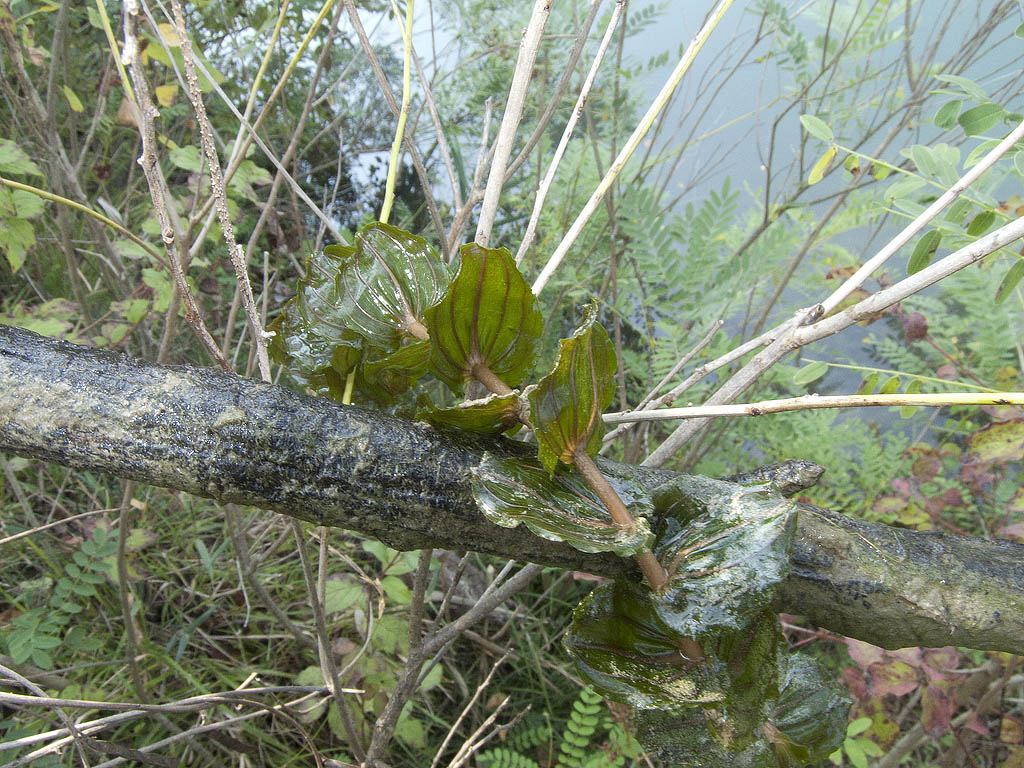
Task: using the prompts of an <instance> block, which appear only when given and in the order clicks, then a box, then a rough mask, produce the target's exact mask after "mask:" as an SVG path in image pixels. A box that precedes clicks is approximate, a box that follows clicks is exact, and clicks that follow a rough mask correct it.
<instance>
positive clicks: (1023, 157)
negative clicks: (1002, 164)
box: [1013, 149, 1024, 176]
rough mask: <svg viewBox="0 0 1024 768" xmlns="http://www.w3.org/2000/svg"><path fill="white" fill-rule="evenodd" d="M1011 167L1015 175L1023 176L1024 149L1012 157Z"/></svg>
mask: <svg viewBox="0 0 1024 768" xmlns="http://www.w3.org/2000/svg"><path fill="white" fill-rule="evenodd" d="M1013 167H1014V168H1016V169H1017V173H1019V174H1020V175H1021V176H1024V149H1018V150H1017V151H1016V152H1015V153H1014V155H1013Z"/></svg>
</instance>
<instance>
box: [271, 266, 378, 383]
mask: <svg viewBox="0 0 1024 768" xmlns="http://www.w3.org/2000/svg"><path fill="white" fill-rule="evenodd" d="M350 250H353V251H354V250H355V249H350ZM342 263H343V256H342V255H341V254H338V253H337V249H336V248H332V250H331V251H327V250H324V251H322V252H317V253H314V254H312V255H311V256H310V257H309V258H308V259H307V260H306V278H305V279H304V280H302V281H301V282H300V283H299V286H298V293H297V295H296V296H295V298H294V299H292V300H291V301H290V302H289V303H288V305H287V306H286V307H285V310H284V312H282V313H281V315H280V317H278V319H277V320H275V321H274V322H273V323H272V324H271V326H270V330H272V331H274V334H275V335H274V336H273V338H272V339H271V341H270V353H271V354H272V355H273V356H274V359H275V360H277V361H278V362H279V363H282V364H284V365H287V366H288V367H289V368H290V369H291V371H292V373H293V374H294V375H295V376H296V378H297V379H298V380H299V381H300V382H301V383H303V384H307V385H309V386H312V387H314V388H317V387H318V386H326V385H325V384H324V382H323V378H324V375H325V374H326V372H327V370H328V369H333V370H334V371H335V373H336V374H337V375H339V376H344V375H345V374H346V373H348V371H349V369H350V368H352V367H353V366H354V365H355V364H356V363H357V362H358V360H359V356H360V355H361V354H362V342H361V340H360V338H359V337H358V336H357V335H355V334H354V333H352V332H351V331H347V330H346V319H345V317H344V316H343V314H342V313H341V311H340V310H339V305H340V297H339V295H338V283H337V276H338V270H339V269H341V266H342Z"/></svg>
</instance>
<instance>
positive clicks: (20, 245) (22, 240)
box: [0, 219, 36, 272]
mask: <svg viewBox="0 0 1024 768" xmlns="http://www.w3.org/2000/svg"><path fill="white" fill-rule="evenodd" d="M35 244H36V232H35V229H33V227H32V223H31V222H29V221H26V220H25V219H3V220H0V251H4V252H5V254H6V255H7V263H8V264H10V265H11V272H17V271H18V270H19V269H21V266H22V264H24V263H25V256H26V255H28V251H29V249H30V248H32V247H33V246H34V245H35Z"/></svg>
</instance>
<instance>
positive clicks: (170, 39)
mask: <svg viewBox="0 0 1024 768" xmlns="http://www.w3.org/2000/svg"><path fill="white" fill-rule="evenodd" d="M157 27H158V28H159V29H160V35H161V37H163V39H164V40H165V41H166V43H167V45H169V46H170V47H171V48H177V47H178V46H179V45H180V43H178V30H177V29H176V28H175V26H174V25H173V24H167V23H164V24H157Z"/></svg>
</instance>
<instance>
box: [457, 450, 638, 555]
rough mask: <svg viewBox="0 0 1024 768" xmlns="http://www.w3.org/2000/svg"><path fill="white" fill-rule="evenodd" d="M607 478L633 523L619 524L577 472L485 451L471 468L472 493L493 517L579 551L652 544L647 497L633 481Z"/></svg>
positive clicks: (625, 550) (631, 549) (631, 551)
mask: <svg viewBox="0 0 1024 768" xmlns="http://www.w3.org/2000/svg"><path fill="white" fill-rule="evenodd" d="M608 481H609V482H610V483H611V484H612V486H613V487H614V488H615V490H616V492H617V493H618V494H619V496H620V497H621V498H622V501H623V502H624V503H625V504H626V507H627V508H628V509H629V511H630V512H631V513H632V515H633V518H634V520H635V521H636V524H635V525H634V526H633V527H632V528H631V529H625V528H623V527H621V526H619V525H617V524H616V523H615V522H614V521H613V520H612V518H611V515H610V514H609V513H608V510H607V508H606V507H605V506H604V504H602V503H601V501H600V500H599V499H598V498H597V496H595V495H594V493H593V492H592V491H591V490H590V489H589V488H588V487H587V485H586V483H585V482H584V481H583V478H582V477H580V476H579V475H578V474H576V473H575V472H560V473H558V474H557V475H554V476H552V475H550V474H549V473H548V472H547V471H546V468H544V467H541V466H540V465H539V464H534V463H533V462H528V461H525V460H522V459H504V458H499V457H497V456H492V455H491V454H485V455H484V460H483V461H482V462H481V463H480V464H479V465H478V466H476V467H474V469H473V497H474V499H475V500H476V503H477V506H478V507H479V508H480V510H481V511H482V512H483V513H484V514H485V515H486V516H487V519H488V520H490V521H491V522H492V523H495V524H497V525H501V526H504V527H505V528H514V527H516V526H517V525H519V524H520V523H523V524H524V525H526V527H527V528H529V529H530V530H531V531H533V532H534V533H536V534H537V535H538V536H541V537H543V538H545V539H550V540H552V541H564V542H566V543H567V544H570V545H571V546H573V547H575V548H576V549H578V550H580V551H581V552H614V553H615V554H617V555H619V556H621V557H628V556H630V555H635V554H637V553H639V552H642V551H644V550H646V549H647V548H649V547H650V545H651V541H652V539H653V536H652V535H651V530H650V527H649V525H648V523H647V516H648V515H650V514H651V512H652V511H653V509H652V507H651V503H650V499H649V498H648V497H647V495H646V494H645V493H644V492H643V490H642V489H641V488H640V487H639V486H638V485H634V484H633V483H632V482H631V481H626V480H620V479H617V478H609V479H608Z"/></svg>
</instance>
